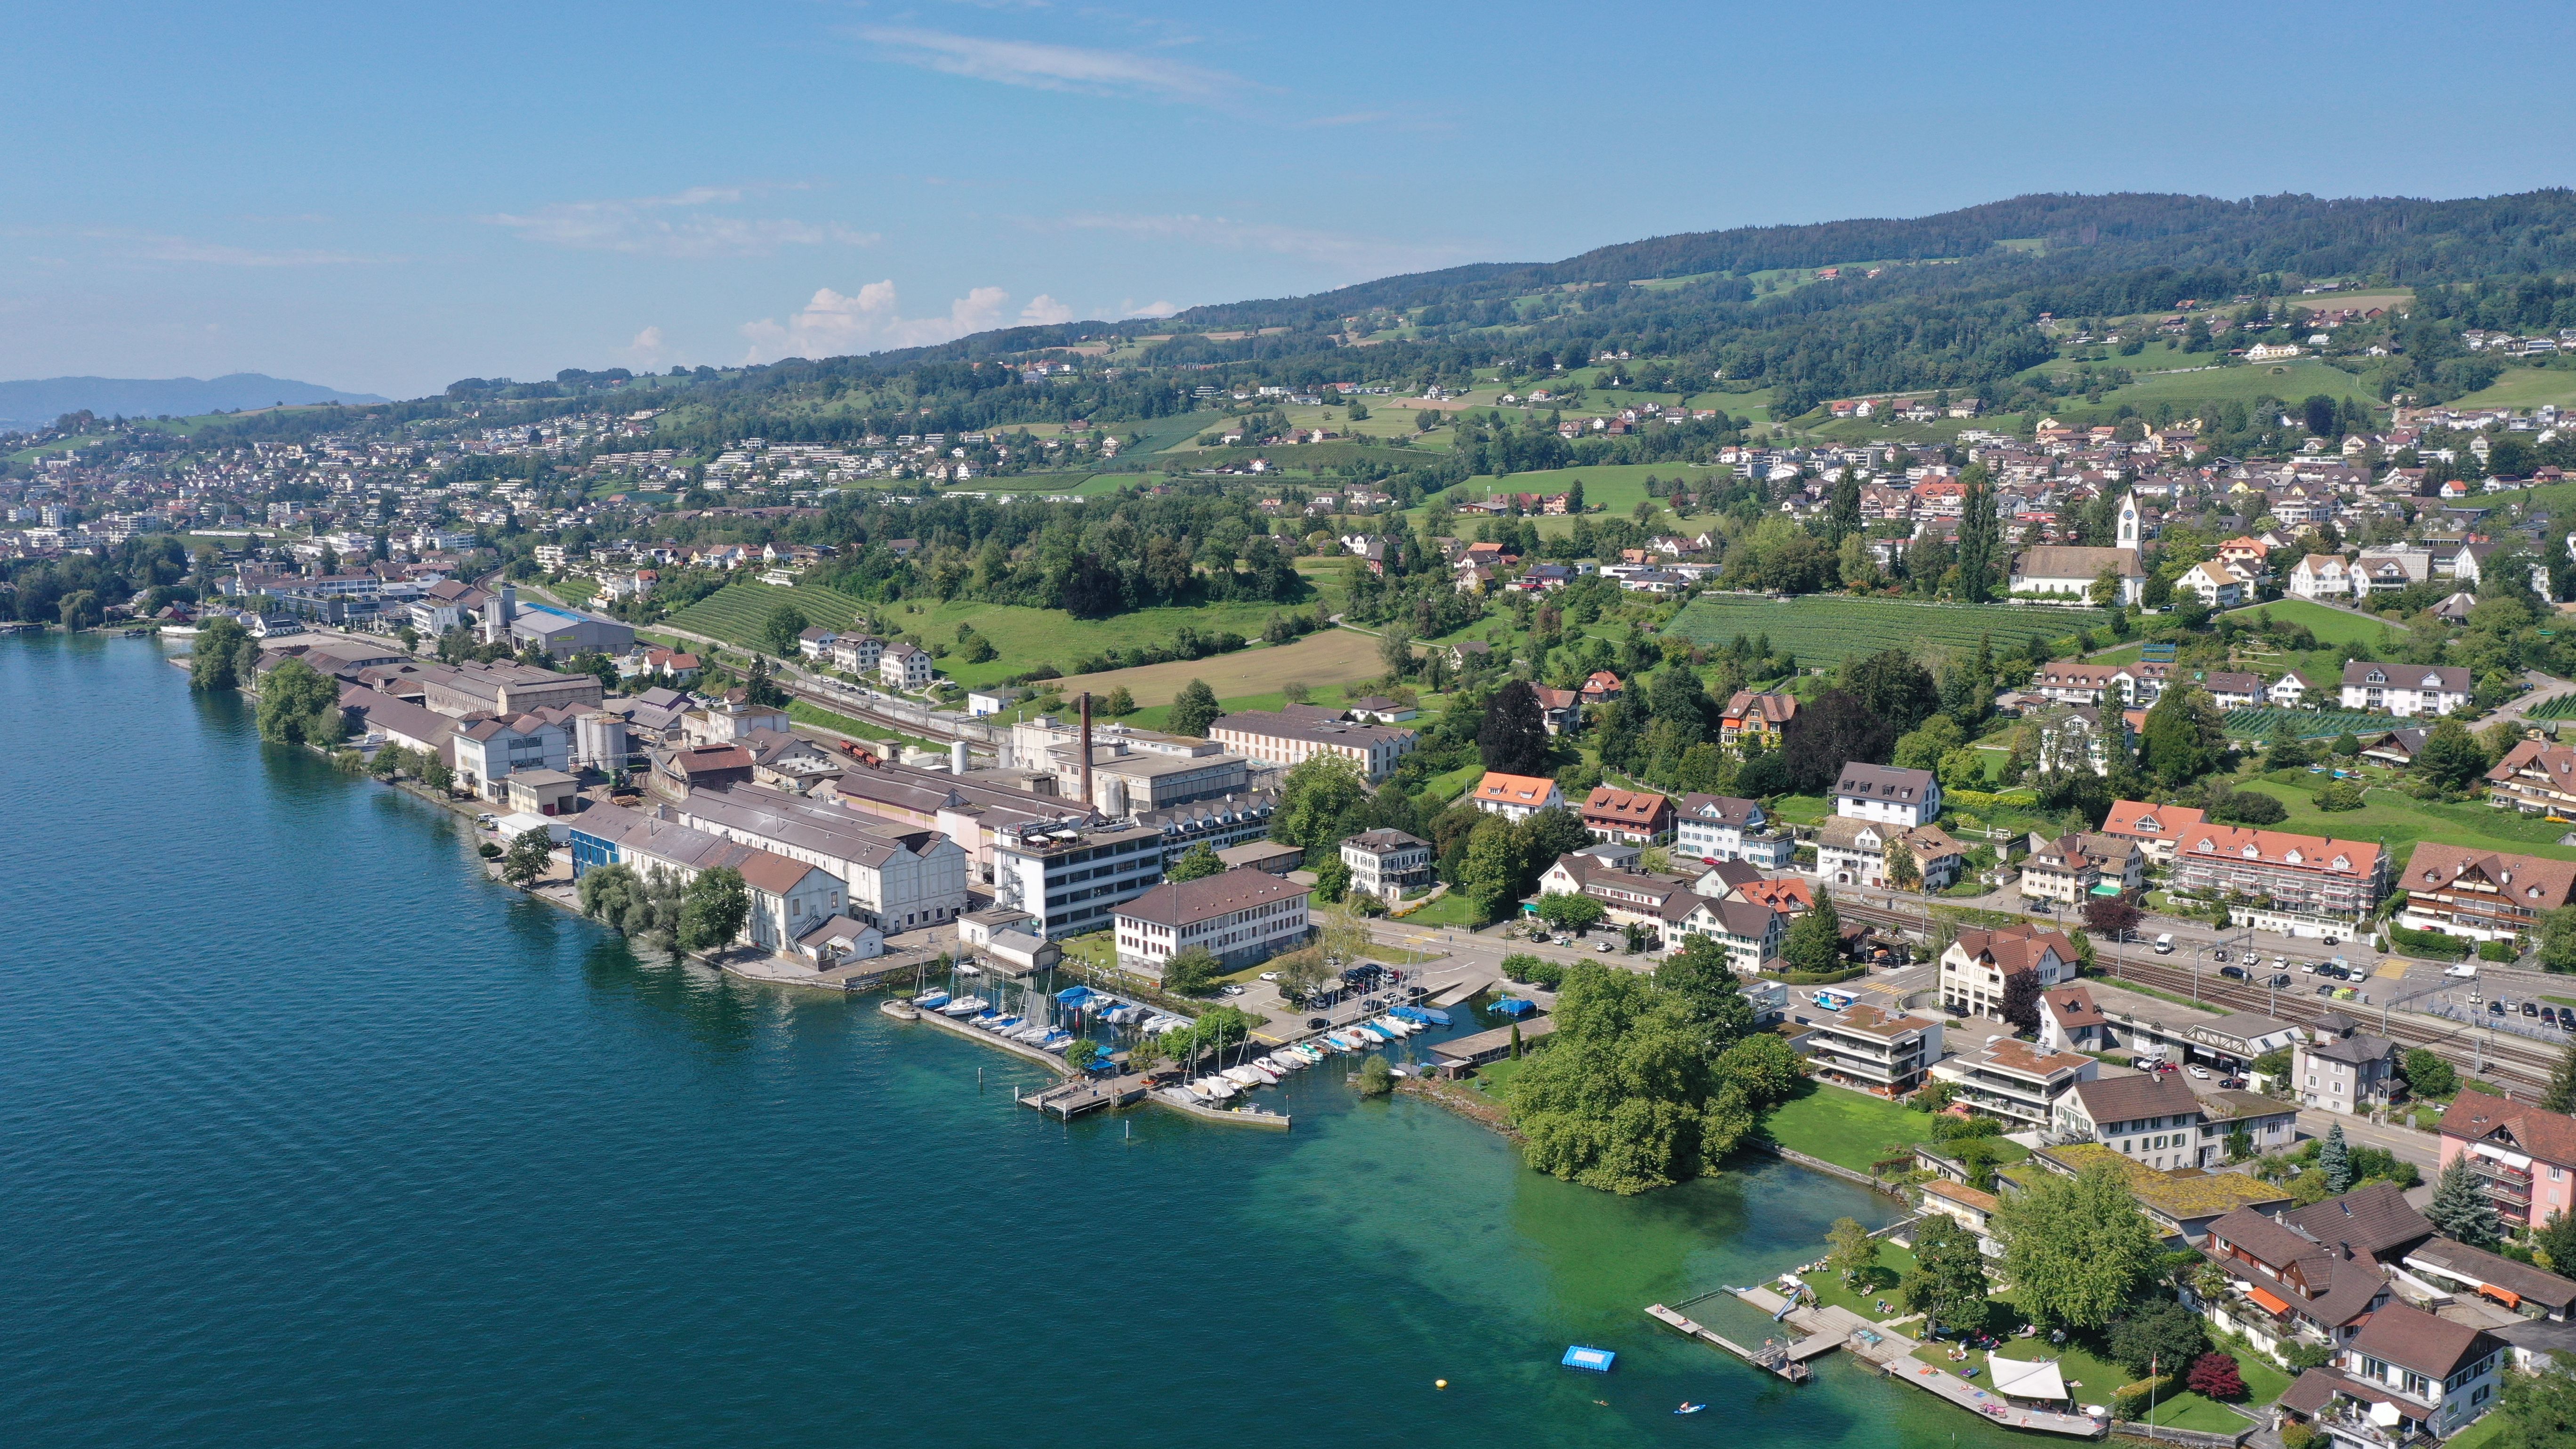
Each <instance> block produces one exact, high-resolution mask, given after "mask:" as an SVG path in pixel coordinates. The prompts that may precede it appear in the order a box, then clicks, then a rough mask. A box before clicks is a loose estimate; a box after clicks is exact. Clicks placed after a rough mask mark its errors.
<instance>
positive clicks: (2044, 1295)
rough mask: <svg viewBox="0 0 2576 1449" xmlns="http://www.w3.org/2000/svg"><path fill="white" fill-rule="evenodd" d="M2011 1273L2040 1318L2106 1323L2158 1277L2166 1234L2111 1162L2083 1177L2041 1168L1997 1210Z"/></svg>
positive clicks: (2026, 1308)
mask: <svg viewBox="0 0 2576 1449" xmlns="http://www.w3.org/2000/svg"><path fill="white" fill-rule="evenodd" d="M1994 1232H1995V1236H1996V1238H1998V1239H1999V1240H2000V1241H2001V1242H2002V1243H2003V1246H2004V1258H2003V1266H2004V1275H2005V1277H2007V1278H2009V1279H2010V1280H2011V1281H2012V1284H2013V1287H2014V1289H2015V1291H2016V1293H2017V1294H2018V1296H2019V1301H2020V1304H2021V1308H2022V1311H2023V1312H2025V1313H2027V1314H2029V1315H2030V1316H2031V1317H2032V1318H2033V1319H2034V1320H2036V1321H2038V1322H2041V1323H2048V1324H2063V1325H2065V1326H2068V1327H2072V1328H2099V1327H2101V1326H2103V1325H2104V1324H2107V1323H2109V1322H2110V1321H2111V1320H2112V1319H2113V1318H2116V1317H2118V1316H2119V1314H2120V1311H2121V1310H2122V1309H2123V1308H2125V1307H2127V1306H2128V1303H2129V1300H2130V1299H2132V1298H2133V1297H2135V1296H2136V1295H2137V1293H2138V1290H2139V1289H2141V1288H2143V1287H2144V1286H2146V1284H2147V1283H2149V1282H2150V1281H2152V1280H2153V1278H2154V1277H2155V1274H2156V1272H2157V1269H2158V1268H2159V1267H2160V1266H2161V1264H2162V1262H2163V1258H2164V1249H2163V1242H2162V1238H2163V1235H2162V1234H2161V1233H2159V1232H2158V1231H2157V1230H2156V1226H2155V1224H2153V1223H2151V1222H2149V1221H2147V1218H2146V1215H2145V1214H2143V1213H2141V1212H2139V1211H2138V1205H2137V1202H2136V1200H2134V1199H2133V1198H2131V1197H2130V1196H2129V1186H2128V1179H2127V1178H2126V1177H2124V1176H2122V1175H2121V1173H2120V1171H2119V1169H2117V1168H2115V1167H2112V1166H2110V1165H2109V1164H2107V1163H2105V1164H2101V1165H2098V1166H2094V1167H2090V1168H2087V1169H2085V1171H2084V1172H2083V1173H2082V1175H2080V1176H2077V1177H2071V1178H2070V1177H2059V1176H2055V1175H2053V1174H2041V1175H2040V1178H2039V1180H2037V1181H2036V1182H2034V1183H2033V1184H2032V1185H2031V1186H2030V1187H2029V1188H2027V1189H2025V1190H2024V1191H2022V1192H2020V1193H2018V1194H2016V1195H2014V1196H2013V1197H2010V1198H2007V1199H2005V1201H2004V1204H2003V1206H2002V1207H2001V1208H1999V1209H1998V1210H1997V1211H1996V1213H1995V1225H1994Z"/></svg>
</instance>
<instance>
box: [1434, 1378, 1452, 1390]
mask: <svg viewBox="0 0 2576 1449" xmlns="http://www.w3.org/2000/svg"><path fill="white" fill-rule="evenodd" d="M1431 1387H1433V1388H1435V1389H1445V1388H1447V1387H1449V1381H1448V1380H1447V1379H1433V1380H1432V1381H1431Z"/></svg>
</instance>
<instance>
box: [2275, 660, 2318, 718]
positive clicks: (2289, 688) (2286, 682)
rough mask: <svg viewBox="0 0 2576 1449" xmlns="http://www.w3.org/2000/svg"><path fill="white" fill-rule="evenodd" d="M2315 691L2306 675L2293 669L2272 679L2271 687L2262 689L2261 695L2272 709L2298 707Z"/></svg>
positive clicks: (2315, 688)
mask: <svg viewBox="0 0 2576 1449" xmlns="http://www.w3.org/2000/svg"><path fill="white" fill-rule="evenodd" d="M2316 691H2317V687H2316V685H2315V684H2313V683H2311V682H2309V679H2308V677H2307V676H2306V675H2304V674H2301V673H2300V672H2299V671H2297V670H2295V669H2293V670H2290V671H2288V672H2287V673H2285V674H2283V675H2282V676H2281V677H2280V678H2278V679H2275V680H2273V681H2272V687H2271V688H2269V689H2266V690H2265V691H2263V697H2264V699H2265V701H2266V702H2268V703H2269V704H2270V705H2271V706H2272V707H2273V708H2274V709H2298V708H2300V707H2301V706H2303V705H2305V704H2306V703H2307V702H2308V697H2309V696H2310V695H2313V694H2315V693H2316Z"/></svg>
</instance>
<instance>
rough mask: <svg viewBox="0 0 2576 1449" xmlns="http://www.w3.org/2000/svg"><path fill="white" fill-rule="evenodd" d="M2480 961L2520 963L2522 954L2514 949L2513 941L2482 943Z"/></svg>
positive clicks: (2479, 944)
mask: <svg viewBox="0 0 2576 1449" xmlns="http://www.w3.org/2000/svg"><path fill="white" fill-rule="evenodd" d="M2478 959H2479V960H2481V961H2518V960H2521V959H2522V953H2521V952H2520V951H2517V950H2515V949H2514V948H2513V943H2512V942H2511V941H2480V942H2479V943H2478Z"/></svg>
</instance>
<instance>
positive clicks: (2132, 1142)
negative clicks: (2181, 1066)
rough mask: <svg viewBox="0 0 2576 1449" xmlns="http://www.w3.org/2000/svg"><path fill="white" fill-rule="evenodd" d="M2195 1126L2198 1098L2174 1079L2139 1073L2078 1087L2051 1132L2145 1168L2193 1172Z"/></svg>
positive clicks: (2197, 1133) (2198, 1115) (2068, 1096)
mask: <svg viewBox="0 0 2576 1449" xmlns="http://www.w3.org/2000/svg"><path fill="white" fill-rule="evenodd" d="M2200 1121H2201V1113H2200V1100H2199V1098H2197V1097H2195V1096H2194V1095H2192V1090H2191V1088H2190V1087H2188V1086H2186V1085H2184V1084H2183V1083H2182V1082H2181V1081H2180V1080H2179V1078H2178V1077H2177V1076H2176V1075H2175V1074H2172V1073H2150V1072H2138V1073H2130V1074H2127V1075H2123V1076H2117V1077H2103V1078H2099V1079H2097V1080H2093V1081H2086V1082H2079V1083H2077V1084H2076V1085H2075V1087H2074V1089H2073V1090H2072V1091H2070V1092H2068V1093H2067V1094H2066V1096H2065V1097H2064V1098H2063V1099H2061V1100H2060V1101H2059V1103H2058V1105H2057V1120H2056V1126H2055V1130H2056V1132H2057V1133H2058V1135H2060V1136H2063V1137H2072V1138H2076V1139H2079V1140H2083V1141H2091V1142H2099V1143H2101V1144H2102V1145H2103V1146H2105V1147H2108V1148H2110V1149H2111V1150H2112V1151H2114V1152H2117V1153H2119V1154H2120V1155H2121V1156H2123V1157H2127V1158H2132V1159H2134V1160H2136V1161H2139V1162H2143V1163H2145V1164H2146V1165H2148V1166H2149V1167H2155V1168H2176V1167H2198V1166H2200V1165H2201V1163H2200V1161H2199V1157H2200V1152H2199V1137H2200Z"/></svg>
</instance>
